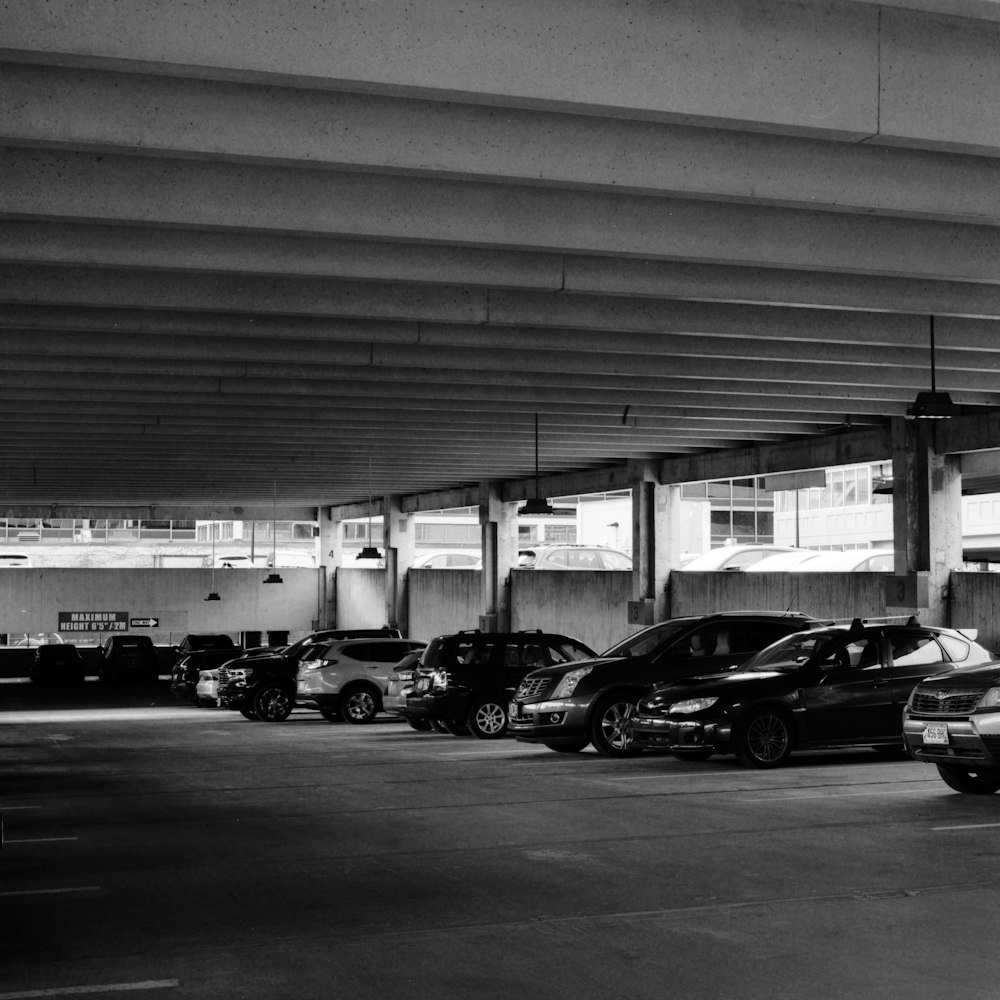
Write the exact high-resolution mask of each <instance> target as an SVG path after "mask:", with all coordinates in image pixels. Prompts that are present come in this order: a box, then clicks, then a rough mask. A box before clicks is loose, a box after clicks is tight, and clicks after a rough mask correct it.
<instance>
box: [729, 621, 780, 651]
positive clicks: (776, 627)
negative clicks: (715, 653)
mask: <svg viewBox="0 0 1000 1000" xmlns="http://www.w3.org/2000/svg"><path fill="white" fill-rule="evenodd" d="M788 632H789V626H788V625H781V624H779V623H778V622H744V623H743V649H742V650H741V652H746V653H753V652H755V651H757V650H759V649H766V648H767V647H768V646H770V645H771V643H772V642H777V641H778V640H779V639H783V638H784V637H785V636H786V635H788ZM733 652H737V650H733Z"/></svg>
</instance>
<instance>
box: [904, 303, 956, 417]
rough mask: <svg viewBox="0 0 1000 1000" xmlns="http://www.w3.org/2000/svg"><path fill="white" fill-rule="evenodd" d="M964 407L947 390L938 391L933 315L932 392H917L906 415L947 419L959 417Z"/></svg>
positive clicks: (932, 320) (932, 321) (932, 319)
mask: <svg viewBox="0 0 1000 1000" xmlns="http://www.w3.org/2000/svg"><path fill="white" fill-rule="evenodd" d="M961 412H962V408H961V407H960V406H958V405H956V404H955V403H953V402H952V401H951V396H949V395H948V393H946V392H938V391H937V380H936V373H935V367H934V317H933V316H931V388H930V392H928V391H926V390H925V391H923V392H918V393H917V398H916V399H915V400H914V401H913V402H912V403H911V404H910V405H909V406H908V407H907V408H906V416H907V418H908V419H910V420H947V419H948V418H949V417H957V416H958V415H959V414H960V413H961Z"/></svg>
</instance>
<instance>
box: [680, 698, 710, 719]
mask: <svg viewBox="0 0 1000 1000" xmlns="http://www.w3.org/2000/svg"><path fill="white" fill-rule="evenodd" d="M718 700H719V699H718V698H688V700H687V701H675V702H674V703H673V704H672V705H671V706H670V714H671V715H692V714H694V713H695V712H704V711H705V709H706V708H711V707H712V706H713V705H714V704H715V703H716V702H717V701H718Z"/></svg>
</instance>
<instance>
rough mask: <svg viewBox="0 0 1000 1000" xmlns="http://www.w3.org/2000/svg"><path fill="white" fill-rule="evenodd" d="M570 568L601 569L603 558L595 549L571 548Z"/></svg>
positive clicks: (569, 551)
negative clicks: (599, 556) (601, 558)
mask: <svg viewBox="0 0 1000 1000" xmlns="http://www.w3.org/2000/svg"><path fill="white" fill-rule="evenodd" d="M568 556H569V560H568V562H569V567H570V569H601V565H602V564H601V560H600V559H599V558H598V556H597V553H596V552H594V550H593V549H569V550H568Z"/></svg>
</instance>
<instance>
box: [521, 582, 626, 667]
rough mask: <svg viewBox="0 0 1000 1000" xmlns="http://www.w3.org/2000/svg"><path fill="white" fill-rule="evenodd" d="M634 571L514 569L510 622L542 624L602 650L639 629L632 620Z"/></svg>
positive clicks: (523, 625)
mask: <svg viewBox="0 0 1000 1000" xmlns="http://www.w3.org/2000/svg"><path fill="white" fill-rule="evenodd" d="M631 598H632V574H631V573H628V572H606V573H593V572H588V571H587V570H578V571H577V570H569V571H567V572H559V573H555V572H548V573H546V572H537V573H536V572H534V571H532V570H513V571H512V572H511V597H510V603H511V624H512V627H513V628H514V630H515V631H516V630H519V629H534V628H540V629H544V630H545V631H547V632H561V633H562V634H563V635H569V636H572V637H573V638H574V639H579V640H580V641H581V642H585V643H586V644H587V645H588V646H590V647H591V648H592V649H594V650H596V651H597V652H598V653H602V652H604V650H605V649H607V648H608V647H609V646H612V645H614V643H616V642H618V641H619V640H621V639H624V638H625V636H626V635H628V634H629V632H634V631H635V629H634V628H632V627H630V626H629V624H628V602H629V601H630V600H631Z"/></svg>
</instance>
